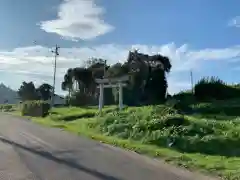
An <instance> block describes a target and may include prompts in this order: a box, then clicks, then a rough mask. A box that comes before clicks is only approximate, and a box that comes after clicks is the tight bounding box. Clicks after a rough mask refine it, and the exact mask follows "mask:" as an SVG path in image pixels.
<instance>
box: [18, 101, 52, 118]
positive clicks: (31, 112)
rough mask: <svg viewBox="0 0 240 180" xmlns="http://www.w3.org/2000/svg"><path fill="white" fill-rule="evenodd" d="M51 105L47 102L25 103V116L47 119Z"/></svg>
mask: <svg viewBox="0 0 240 180" xmlns="http://www.w3.org/2000/svg"><path fill="white" fill-rule="evenodd" d="M49 110H50V104H49V103H48V102H45V101H25V102H24V103H23V104H22V108H21V113H22V115H23V116H33V117H45V116H47V115H48V114H49Z"/></svg>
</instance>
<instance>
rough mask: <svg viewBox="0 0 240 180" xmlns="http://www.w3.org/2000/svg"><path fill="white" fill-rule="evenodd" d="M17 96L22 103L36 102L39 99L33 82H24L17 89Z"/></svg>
mask: <svg viewBox="0 0 240 180" xmlns="http://www.w3.org/2000/svg"><path fill="white" fill-rule="evenodd" d="M18 95H19V97H20V98H21V100H22V101H27V100H37V99H38V98H39V97H38V93H37V90H36V88H35V86H34V84H33V82H29V83H27V82H25V81H24V82H23V83H22V85H21V86H20V88H19V89H18Z"/></svg>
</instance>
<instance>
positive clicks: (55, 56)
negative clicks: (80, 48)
mask: <svg viewBox="0 0 240 180" xmlns="http://www.w3.org/2000/svg"><path fill="white" fill-rule="evenodd" d="M59 48H60V47H59V46H58V45H57V44H56V46H55V49H54V50H52V53H54V71H53V89H52V99H51V100H52V101H51V106H52V107H53V106H54V94H55V84H56V69H57V57H58V56H59V53H58V50H59Z"/></svg>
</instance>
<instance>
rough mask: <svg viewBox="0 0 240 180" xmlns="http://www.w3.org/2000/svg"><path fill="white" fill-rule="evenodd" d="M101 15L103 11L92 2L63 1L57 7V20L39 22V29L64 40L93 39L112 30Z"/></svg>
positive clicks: (80, 0)
mask: <svg viewBox="0 0 240 180" xmlns="http://www.w3.org/2000/svg"><path fill="white" fill-rule="evenodd" d="M103 13H104V9H103V8H102V7H99V6H97V5H96V3H95V1H94V0H64V1H63V2H62V3H61V4H60V5H59V7H58V12H57V18H56V19H52V20H48V21H42V22H40V27H41V29H43V30H44V31H46V32H48V33H55V34H58V35H60V36H62V37H63V38H65V39H70V40H74V41H77V40H78V39H82V40H88V39H93V38H95V37H97V36H100V35H103V34H106V33H108V32H110V31H112V30H113V26H111V25H109V24H107V23H106V22H104V20H103V19H102V15H103Z"/></svg>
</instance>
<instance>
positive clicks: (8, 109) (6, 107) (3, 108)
mask: <svg viewBox="0 0 240 180" xmlns="http://www.w3.org/2000/svg"><path fill="white" fill-rule="evenodd" d="M0 109H1V111H3V112H11V111H14V105H11V104H4V105H0Z"/></svg>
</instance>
